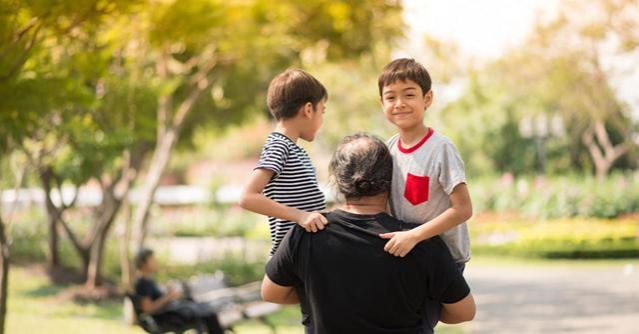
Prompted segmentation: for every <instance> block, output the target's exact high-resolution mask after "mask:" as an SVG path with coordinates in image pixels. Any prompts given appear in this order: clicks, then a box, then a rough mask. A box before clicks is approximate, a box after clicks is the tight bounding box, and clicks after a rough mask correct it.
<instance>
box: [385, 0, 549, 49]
mask: <svg viewBox="0 0 639 334" xmlns="http://www.w3.org/2000/svg"><path fill="white" fill-rule="evenodd" d="M557 4H558V0H517V1H512V0H446V1H442V0H404V20H405V22H406V23H407V25H408V28H409V32H408V34H407V37H408V40H409V42H408V44H406V46H407V47H406V48H400V49H399V50H397V55H398V56H400V55H410V51H408V50H416V49H417V48H416V46H419V45H420V44H421V41H422V40H423V36H424V34H429V35H431V36H432V37H434V38H436V39H440V40H444V41H449V42H454V43H456V44H457V45H458V46H459V48H460V50H461V52H462V55H463V56H466V57H472V58H476V59H481V60H487V59H490V58H495V57H498V56H500V55H501V54H502V53H503V52H504V51H505V50H506V49H507V48H508V47H509V46H514V45H517V44H519V43H521V42H522V41H523V40H524V38H525V37H526V36H527V35H528V33H529V32H530V31H531V29H532V26H533V23H534V22H535V20H536V19H537V17H539V16H540V15H541V17H547V16H548V15H550V16H552V15H554V13H555V12H556V8H557Z"/></svg>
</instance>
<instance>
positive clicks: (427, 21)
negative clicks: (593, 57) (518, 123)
mask: <svg viewBox="0 0 639 334" xmlns="http://www.w3.org/2000/svg"><path fill="white" fill-rule="evenodd" d="M560 1H561V0H404V2H403V3H404V21H405V22H406V24H407V25H408V32H407V34H406V35H407V42H406V43H403V44H401V46H400V47H399V48H398V49H396V50H395V51H394V52H393V57H394V58H397V57H413V58H416V59H417V60H419V58H420V56H419V54H418V52H419V51H418V50H420V49H422V46H423V40H424V36H425V34H428V35H430V36H432V37H434V38H435V39H438V40H441V41H445V42H453V43H455V44H457V46H458V47H459V49H460V51H461V56H462V59H472V60H476V61H480V62H485V61H489V60H491V59H495V58H498V57H500V56H501V55H502V54H503V53H504V52H505V51H507V50H508V48H510V47H514V46H517V45H519V44H521V43H523V41H524V40H525V38H526V37H527V36H528V34H529V33H530V32H531V31H532V29H533V25H534V23H535V22H536V20H547V19H551V18H553V17H554V16H555V15H556V14H557V11H558V7H559V5H560ZM638 56H639V52H638ZM612 61H619V60H612ZM626 63H627V64H628V66H624V67H631V68H635V69H634V70H633V72H634V73H633V74H631V75H627V76H625V77H624V78H623V79H622V80H613V82H612V85H613V87H615V90H616V92H617V96H618V97H619V98H620V99H621V100H622V101H624V102H625V103H627V104H628V105H630V106H631V108H630V110H631V114H632V115H633V118H634V119H635V121H638V122H639V94H638V93H637V89H636V87H638V86H639V69H637V68H636V65H635V64H636V63H637V62H635V61H633V62H626ZM462 86H463V85H459V86H452V87H446V88H445V89H443V93H445V94H444V95H445V96H444V100H452V99H454V98H455V97H457V96H458V94H461V92H462V90H463V87H462ZM440 97H441V95H440Z"/></svg>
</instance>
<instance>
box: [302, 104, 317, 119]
mask: <svg viewBox="0 0 639 334" xmlns="http://www.w3.org/2000/svg"><path fill="white" fill-rule="evenodd" d="M313 111H315V108H314V107H313V104H312V103H310V102H306V104H304V105H303V106H302V115H303V116H304V117H306V118H312V117H313Z"/></svg>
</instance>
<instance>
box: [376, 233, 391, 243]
mask: <svg viewBox="0 0 639 334" xmlns="http://www.w3.org/2000/svg"><path fill="white" fill-rule="evenodd" d="M394 236H395V233H392V232H391V233H382V234H380V235H379V237H380V238H382V239H392V238H393V237H394ZM387 245H388V243H387Z"/></svg>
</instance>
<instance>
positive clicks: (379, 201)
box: [341, 194, 388, 215]
mask: <svg viewBox="0 0 639 334" xmlns="http://www.w3.org/2000/svg"><path fill="white" fill-rule="evenodd" d="M387 207H388V195H387V194H381V195H375V196H370V197H362V198H358V199H346V203H345V204H344V205H342V207H341V209H342V210H344V211H346V212H350V213H354V214H359V215H375V214H378V213H383V212H386V208H387Z"/></svg>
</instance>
